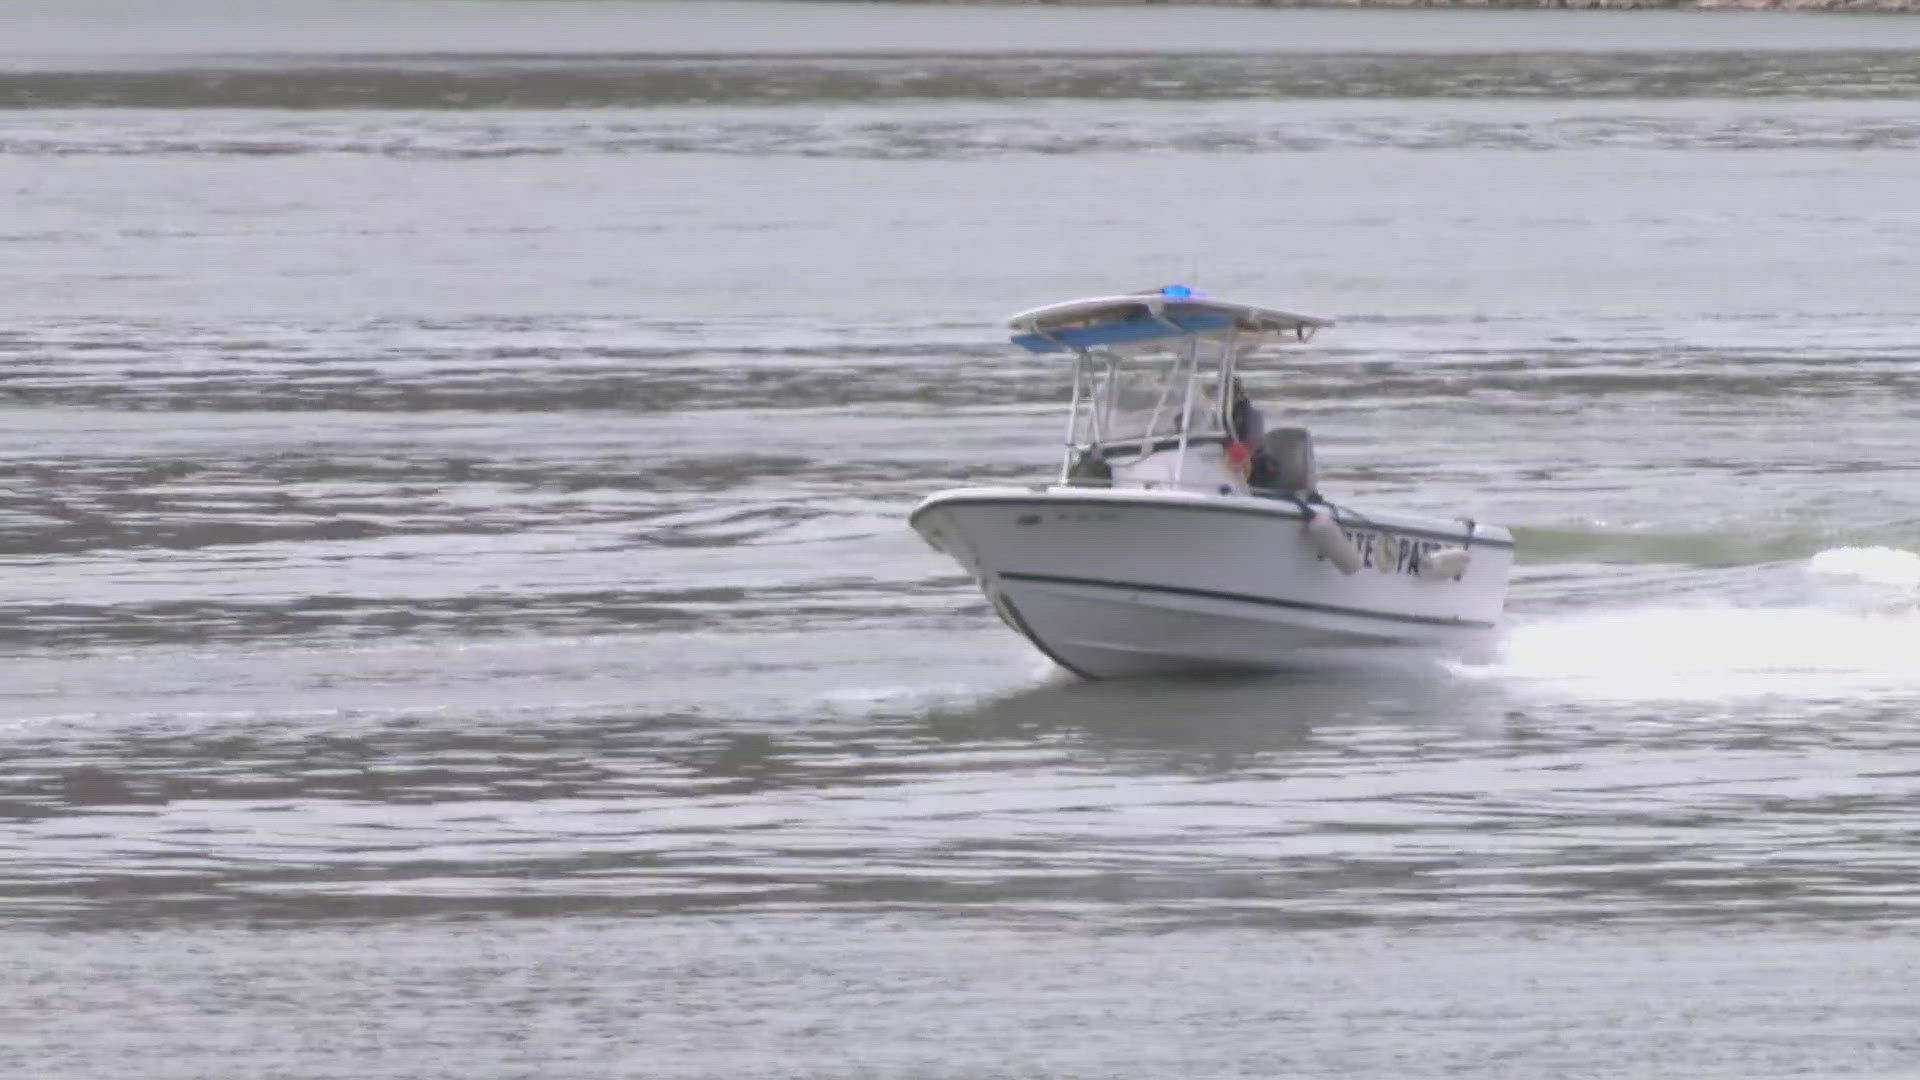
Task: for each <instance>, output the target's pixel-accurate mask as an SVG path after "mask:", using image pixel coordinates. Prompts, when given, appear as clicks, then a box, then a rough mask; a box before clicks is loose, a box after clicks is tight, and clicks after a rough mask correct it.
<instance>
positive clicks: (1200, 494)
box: [909, 286, 1513, 679]
mask: <svg viewBox="0 0 1920 1080" xmlns="http://www.w3.org/2000/svg"><path fill="white" fill-rule="evenodd" d="M1009 325H1010V326H1011V327H1012V328H1013V330H1014V331H1015V333H1014V335H1013V339H1012V340H1013V343H1014V344H1016V345H1019V346H1021V347H1022V348H1025V349H1027V350H1028V351H1030V352H1033V353H1037V354H1041V355H1054V354H1061V355H1064V356H1065V357H1067V358H1068V359H1069V361H1070V363H1071V365H1072V383H1073V389H1072V395H1071V405H1070V406H1069V408H1068V418H1067V437H1066V451H1065V455H1064V458H1063V461H1062V464H1061V468H1060V475H1059V476H1058V478H1057V479H1056V480H1055V482H1053V483H1051V484H1045V485H1041V486H1038V487H1031V488H1023V487H963V488H955V489H952V490H948V491H941V492H938V493H936V494H934V495H932V496H929V497H928V498H927V499H925V500H924V501H922V502H921V503H920V505H919V506H918V507H916V508H915V509H914V510H913V513H912V515H911V517H910V519H909V520H910V521H911V523H912V525H913V528H914V529H915V530H917V531H918V532H919V533H920V535H921V536H922V537H924V538H925V539H926V541H927V543H929V544H931V545H933V547H934V548H935V549H937V550H939V551H942V552H944V553H946V554H947V555H949V556H951V557H952V558H953V559H954V560H955V561H957V562H958V563H959V564H960V565H961V566H962V567H964V568H965V569H966V570H967V572H968V573H970V574H971V575H973V578H974V580H975V581H976V582H978V583H979V586H980V589H981V591H982V592H984V593H985V594H986V597H987V599H988V600H989V601H990V602H991V603H992V605H993V609H994V610H995V611H996V612H998V613H999V615H1000V618H1001V619H1002V620H1003V621H1005V622H1006V623H1007V625H1008V626H1010V627H1012V628H1013V629H1014V630H1015V631H1017V632H1019V633H1020V634H1022V635H1023V636H1025V637H1026V638H1027V639H1028V640H1029V641H1031V642H1032V643H1033V644H1034V645H1035V646H1036V647H1037V648H1038V649H1039V650H1040V651H1041V652H1043V653H1045V654H1046V655H1047V656H1048V657H1050V658H1052V659H1053V661H1054V662H1055V663H1058V664H1059V665H1060V666H1061V667H1064V668H1066V669H1067V670H1069V671H1072V672H1074V673H1076V674H1078V675H1080V676H1082V677H1085V678H1090V679H1097V678H1116V677H1123V676H1131V675H1150V674H1169V673H1181V672H1198V671H1219V670H1295V669H1315V668H1324V667H1328V666H1346V665H1350V664H1353V663H1356V662H1358V663H1372V662H1376V661H1378V660H1382V659H1399V658H1403V657H1404V656H1405V655H1406V654H1407V653H1409V652H1412V653H1416V654H1421V655H1427V654H1431V653H1434V652H1436V651H1439V652H1442V653H1453V654H1471V653H1474V652H1477V651H1480V650H1482V649H1484V648H1485V647H1487V646H1488V645H1490V644H1491V640H1492V637H1493V634H1494V632H1495V629H1496V626H1497V624H1498V622H1499V619H1500V613H1501V608H1502V605H1503V604H1504V603H1505V598H1506V591H1507V575H1508V570H1509V568H1510V566H1511V564H1512V561H1513V537H1512V535H1511V534H1510V533H1509V532H1508V531H1507V530H1506V529H1503V528H1500V527H1498V526H1495V525H1488V524H1486V523H1484V522H1476V521H1473V520H1471V519H1468V518H1451V519H1450V518H1434V517H1427V516H1422V515H1417V514H1406V513H1393V512H1388V511H1384V510H1374V509H1371V508H1369V509H1367V510H1365V511H1362V510H1360V509H1358V508H1356V507H1352V506H1348V505H1346V504H1344V503H1339V504H1337V503H1334V502H1331V501H1329V500H1328V499H1326V498H1324V497H1323V496H1322V495H1321V493H1320V491H1319V483H1318V477H1317V473H1316V470H1315V465H1314V459H1313V444H1312V441H1311V437H1310V436H1309V434H1308V432H1307V431H1306V430H1305V429H1304V428H1298V427H1281V428H1276V429H1275V430H1272V431H1267V432H1264V433H1262V432H1260V431H1257V430H1252V429H1253V428H1257V427H1259V426H1260V425H1259V421H1258V411H1257V410H1253V409H1251V408H1250V406H1249V404H1248V403H1247V402H1246V401H1245V400H1244V398H1243V397H1241V396H1240V395H1239V393H1238V390H1239V386H1240V383H1239V380H1238V377H1237V375H1236V372H1237V369H1238V367H1239V366H1240V365H1242V364H1245V363H1248V362H1249V361H1250V360H1257V359H1258V358H1259V357H1260V356H1262V355H1263V354H1265V353H1267V352H1268V351H1270V350H1272V349H1275V348H1277V347H1279V346H1280V345H1282V344H1284V343H1296V342H1300V343H1303V342H1306V341H1308V340H1310V339H1311V338H1312V337H1313V335H1314V333H1315V332H1316V331H1318V330H1321V329H1323V328H1325V327H1327V326H1330V325H1331V323H1330V322H1329V321H1328V320H1325V319H1316V318H1312V317H1310V316H1305V315H1295V314H1291V313H1288V312H1284V311H1275V310H1272V309H1269V308H1261V307H1253V306H1250V305H1246V304H1235V303H1226V302H1223V301H1219V300H1213V299H1208V298H1205V297H1202V296H1200V295H1198V294H1196V293H1194V292H1193V291H1192V290H1189V289H1186V288H1184V287H1181V286H1168V287H1166V288H1164V289H1161V290H1158V291H1156V292H1150V293H1141V294H1135V295H1125V296H1108V297H1096V298H1093V299H1087V300H1075V301H1071V302H1068V303H1063V304H1053V305H1049V306H1047V307H1042V308H1035V309H1034V310H1032V311H1025V312H1022V313H1020V314H1018V315H1015V316H1013V318H1012V319H1011V320H1009Z"/></svg>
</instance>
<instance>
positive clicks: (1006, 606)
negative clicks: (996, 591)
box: [995, 595, 1100, 682]
mask: <svg viewBox="0 0 1920 1080" xmlns="http://www.w3.org/2000/svg"><path fill="white" fill-rule="evenodd" d="M995 600H996V601H998V603H999V604H1000V609H1001V610H1002V611H1004V612H1006V613H1007V619H1008V621H1010V622H1012V623H1013V628H1014V629H1015V630H1018V631H1020V634H1021V636H1022V637H1024V638H1026V639H1027V640H1028V641H1031V642H1033V647H1034V648H1036V649H1039V650H1040V651H1041V652H1042V653H1044V654H1046V657H1047V659H1049V660H1051V661H1053V662H1054V663H1056V664H1059V665H1060V666H1061V667H1063V668H1066V669H1067V670H1068V671H1070V672H1072V673H1073V674H1075V675H1078V676H1079V677H1080V678H1082V679H1085V680H1087V681H1088V682H1098V681H1100V676H1098V675H1095V674H1093V673H1091V672H1087V671H1082V670H1080V669H1079V668H1077V667H1075V666H1073V665H1072V664H1069V663H1067V662H1066V661H1065V660H1063V659H1061V658H1060V654H1059V653H1057V652H1054V651H1053V650H1052V649H1050V648H1048V647H1047V643H1046V642H1044V641H1042V640H1040V635H1039V634H1036V633H1034V632H1033V627H1031V626H1028V625H1027V620H1026V617H1025V616H1023V615H1021V614H1020V609H1019V608H1017V607H1014V606H1013V600H1012V599H1011V598H1010V597H1007V596H1004V595H1003V596H998V597H995Z"/></svg>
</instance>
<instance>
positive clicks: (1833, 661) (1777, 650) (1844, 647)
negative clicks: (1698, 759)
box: [1452, 547, 1920, 701]
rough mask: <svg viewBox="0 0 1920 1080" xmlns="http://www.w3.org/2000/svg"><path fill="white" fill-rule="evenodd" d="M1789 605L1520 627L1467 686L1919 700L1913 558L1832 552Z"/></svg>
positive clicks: (1660, 610)
mask: <svg viewBox="0 0 1920 1080" xmlns="http://www.w3.org/2000/svg"><path fill="white" fill-rule="evenodd" d="M1797 569H1798V572H1799V574H1800V576H1801V579H1802V580H1801V581H1800V582H1799V583H1798V584H1799V586H1800V587H1799V588H1798V589H1797V590H1796V591H1797V593H1798V596H1797V597H1796V599H1795V600H1794V601H1792V602H1791V603H1783V604H1773V605H1766V606H1756V605H1740V604H1735V603H1731V602H1726V601H1719V602H1715V601H1701V602H1690V603H1686V604H1657V605H1647V604H1638V605H1635V606H1631V607H1623V608H1616V609H1610V610H1604V611H1595V610H1591V609H1590V610H1587V611H1584V612H1580V613H1573V614H1567V615H1560V616H1553V617H1549V618H1544V619H1540V620H1537V621H1532V622H1520V623H1517V624H1516V625H1514V626H1513V627H1512V628H1511V629H1510V630H1509V631H1508V633H1507V634H1506V636H1505V638H1504V640H1503V641H1502V643H1501V645H1500V649H1499V652H1498V654H1497V656H1496V658H1495V659H1494V661H1493V662H1491V663H1488V664H1461V665H1453V666H1452V670H1453V671H1454V672H1455V673H1456V674H1457V675H1459V676H1461V677H1463V678H1466V679H1470V680H1484V681H1489V682H1495V683H1499V684H1501V685H1503V686H1504V687H1506V688H1508V689H1510V690H1513V691H1515V692H1518V693H1521V694H1523V695H1526V696H1545V697H1567V698H1573V699H1575V700H1596V701H1632V700H1648V701H1654V700H1689V701H1701V700H1710V699H1732V700H1741V699H1753V698H1767V697H1771V698H1790V699H1798V700H1806V701H1818V700H1854V699H1858V698H1859V697H1860V696H1862V695H1868V694H1892V695H1895V696H1901V697H1904V696H1906V695H1908V694H1913V693H1920V662H1917V661H1920V553H1915V552H1912V551H1905V550H1900V549H1896V548H1888V547H1843V548H1833V549H1829V550H1826V551H1822V552H1819V553H1817V554H1815V555H1814V556H1813V557H1812V558H1810V559H1807V560H1805V561H1804V562H1801V563H1800V564H1799V565H1798V567H1797Z"/></svg>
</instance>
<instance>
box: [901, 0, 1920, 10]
mask: <svg viewBox="0 0 1920 1080" xmlns="http://www.w3.org/2000/svg"><path fill="white" fill-rule="evenodd" d="M895 2H897V0H895ZM913 2H918V3H934V4H1007V3H1014V4H1052V5H1056V6H1087V7H1092V6H1101V5H1108V6H1115V7H1120V6H1132V7H1144V6H1147V5H1152V4H1161V5H1174V6H1178V5H1184V6H1189V7H1276V8H1277V7H1327V8H1543V9H1550V8H1569V9H1588V10H1592V9H1598V8H1612V9H1619V10H1627V9H1640V10H1655V9H1658V10H1665V11H1714V10H1720V11H1733V10H1738V11H1846V12H1852V11H1858V12H1909V13H1920V0H913Z"/></svg>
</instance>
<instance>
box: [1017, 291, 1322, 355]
mask: <svg viewBox="0 0 1920 1080" xmlns="http://www.w3.org/2000/svg"><path fill="white" fill-rule="evenodd" d="M1007 325H1008V326H1011V327H1012V328H1013V329H1015V330H1018V331H1020V333H1017V334H1015V335H1014V336H1013V343H1014V344H1015V345H1018V346H1020V347H1021V348H1023V349H1026V350H1027V351H1029V352H1036V353H1054V352H1068V351H1077V350H1080V349H1087V348H1092V347H1094V346H1096V345H1118V344H1122V343H1126V342H1141V341H1154V340H1156V339H1159V338H1171V337H1188V336H1191V335H1194V334H1205V333H1208V332H1211V331H1215V330H1226V329H1229V328H1232V329H1236V330H1238V331H1240V332H1241V333H1246V334H1269V335H1278V334H1292V335H1293V336H1295V337H1297V338H1299V339H1300V340H1301V341H1305V340H1307V339H1308V338H1310V337H1312V336H1313V333H1314V331H1316V330H1319V329H1320V328H1322V327H1326V326H1332V325H1333V320H1331V319H1316V318H1314V317H1313V316H1311V315H1295V314H1293V313H1291V312H1287V311H1276V310H1274V309H1273V308H1262V307H1254V306H1252V305H1251V304H1233V303H1228V302H1227V301H1224V300H1209V299H1206V298H1205V297H1202V296H1198V295H1195V293H1194V292H1193V290H1192V289H1189V288H1187V287H1186V286H1184V285H1169V286H1167V287H1166V288H1163V289H1157V290H1155V291H1153V292H1148V293H1133V294H1130V295H1126V296H1096V297H1092V298H1090V299H1087V300H1069V301H1067V302H1066V303H1064V304H1049V305H1047V306H1046V307H1039V308H1034V309H1033V310H1032V311H1023V312H1021V313H1020V314H1018V315H1015V316H1014V317H1012V318H1011V319H1008V320H1007Z"/></svg>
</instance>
